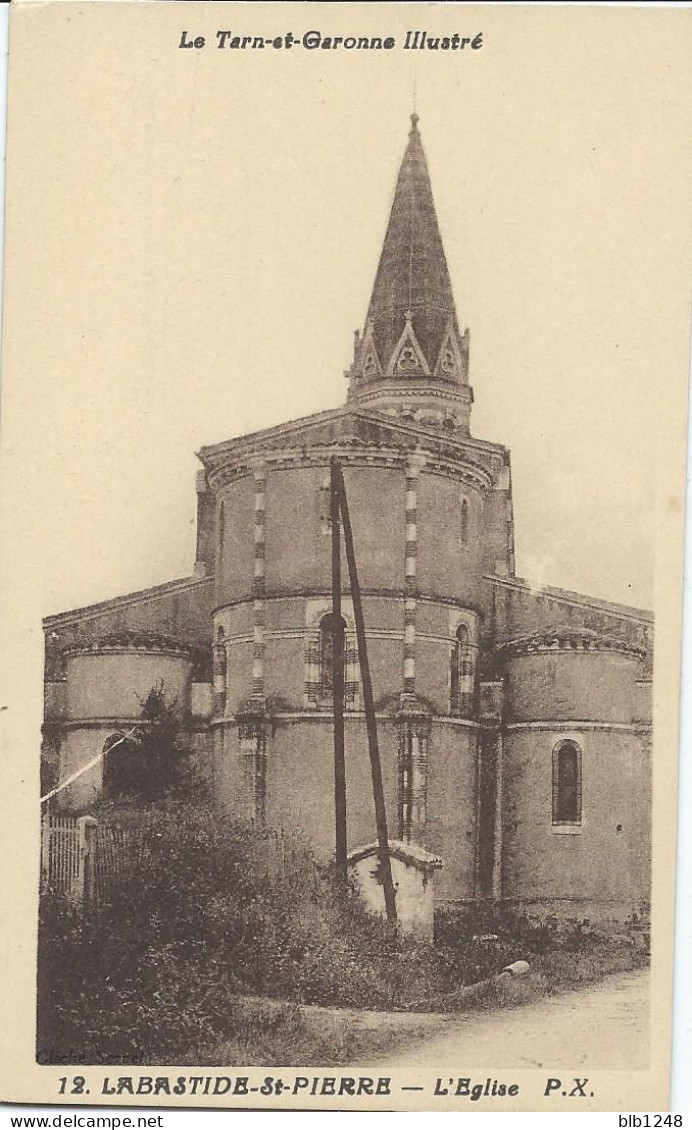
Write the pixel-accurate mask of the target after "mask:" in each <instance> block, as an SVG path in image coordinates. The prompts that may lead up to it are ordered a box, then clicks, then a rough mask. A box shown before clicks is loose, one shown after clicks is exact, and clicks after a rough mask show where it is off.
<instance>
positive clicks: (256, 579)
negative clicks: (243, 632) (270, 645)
mask: <svg viewBox="0 0 692 1130" xmlns="http://www.w3.org/2000/svg"><path fill="white" fill-rule="evenodd" d="M253 477H254V480H255V521H254V539H255V552H254V572H253V580H252V597H253V645H252V696H253V698H263V697H264V594H265V586H264V579H265V532H266V498H267V468H266V466H265V464H263V463H262V464H258V465H257V466H256V467H255V468H254V470H253Z"/></svg>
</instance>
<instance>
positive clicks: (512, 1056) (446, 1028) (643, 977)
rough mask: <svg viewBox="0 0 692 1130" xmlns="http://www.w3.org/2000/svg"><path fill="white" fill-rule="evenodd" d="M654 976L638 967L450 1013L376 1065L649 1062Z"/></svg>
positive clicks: (606, 1065)
mask: <svg viewBox="0 0 692 1130" xmlns="http://www.w3.org/2000/svg"><path fill="white" fill-rule="evenodd" d="M648 1043H649V976H648V972H647V971H645V970H644V971H643V970H637V971H636V972H632V973H621V974H617V975H615V976H611V977H607V978H605V980H603V981H601V982H599V983H598V984H596V985H590V986H588V987H585V988H583V989H579V990H576V991H573V992H568V993H560V994H559V995H558V996H555V997H545V998H543V999H542V1000H540V1001H535V1002H533V1003H531V1004H525V1005H519V1006H517V1007H516V1008H507V1009H502V1010H496V1011H493V1012H481V1013H468V1014H466V1015H464V1016H455V1017H446V1018H445V1023H444V1024H443V1025H442V1026H441V1028H440V1030H439V1031H437V1032H435V1033H434V1034H431V1035H430V1036H429V1037H427V1038H426V1039H424V1040H423V1041H421V1042H418V1041H416V1042H412V1043H410V1044H408V1045H407V1046H404V1047H400V1048H399V1049H398V1050H397V1051H396V1052H392V1053H390V1055H389V1056H387V1058H386V1060H382V1061H380V1062H379V1063H378V1064H377V1066H378V1067H383V1066H389V1067H391V1068H394V1067H416V1068H421V1067H435V1068H438V1067H449V1068H452V1067H455V1068H461V1067H463V1068H464V1069H466V1068H470V1067H487V1066H488V1064H491V1065H492V1066H493V1067H494V1068H504V1067H515V1068H526V1069H531V1068H543V1067H545V1068H547V1067H550V1068H551V1069H552V1068H557V1067H570V1068H575V1069H577V1068H580V1067H589V1068H594V1067H598V1068H599V1069H600V1070H604V1071H607V1070H617V1069H627V1068H629V1069H630V1070H634V1069H637V1068H645V1067H647V1065H648Z"/></svg>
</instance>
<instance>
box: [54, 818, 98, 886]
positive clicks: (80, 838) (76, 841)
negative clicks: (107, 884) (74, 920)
mask: <svg viewBox="0 0 692 1130" xmlns="http://www.w3.org/2000/svg"><path fill="white" fill-rule="evenodd" d="M96 826H97V825H96V820H95V819H94V817H93V816H77V817H75V816H44V818H43V824H42V828H41V886H42V888H43V889H44V890H46V889H49V890H52V891H57V892H58V893H60V894H63V895H65V896H66V897H67V898H68V899H69V900H70V902H74V903H75V905H77V906H83V905H84V903H85V901H86V900H87V899H88V898H89V897H90V894H91V891H92V890H93V880H94V860H95V855H96V835H95V833H96Z"/></svg>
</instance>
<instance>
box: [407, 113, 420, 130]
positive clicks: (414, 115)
mask: <svg viewBox="0 0 692 1130" xmlns="http://www.w3.org/2000/svg"><path fill="white" fill-rule="evenodd" d="M419 121H420V118H419V117H418V114H417V113H416V111H415V110H414V111H413V113H412V114H411V129H410V130H409V133H418V123H419Z"/></svg>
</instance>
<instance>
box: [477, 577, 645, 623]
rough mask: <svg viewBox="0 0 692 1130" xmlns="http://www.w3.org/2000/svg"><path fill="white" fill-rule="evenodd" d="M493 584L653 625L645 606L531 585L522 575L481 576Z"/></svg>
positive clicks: (569, 590)
mask: <svg viewBox="0 0 692 1130" xmlns="http://www.w3.org/2000/svg"><path fill="white" fill-rule="evenodd" d="M483 580H485V581H490V583H491V584H493V585H499V586H501V587H503V588H508V589H515V590H520V591H522V592H529V593H531V594H532V596H535V597H547V598H548V599H550V600H559V601H561V603H563V604H576V605H578V606H579V607H584V606H587V607H589V608H595V609H598V610H599V611H600V612H610V613H612V614H613V615H614V616H621V617H622V618H623V619H629V620H639V621H642V620H643V621H645V622H646V623H650V624H652V625H653V623H654V620H655V617H654V613H653V612H652V611H650V610H649V609H646V608H635V607H634V606H633V605H629V604H616V603H615V602H614V601H610V600H603V599H601V597H597V596H587V595H586V594H585V593H580V592H573V591H572V590H571V589H560V588H556V587H555V586H553V585H540V586H536V585H532V584H530V583H529V581H527V580H525V579H524V578H523V577H499V576H497V575H496V574H494V573H489V574H486V575H485V576H484V578H483Z"/></svg>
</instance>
